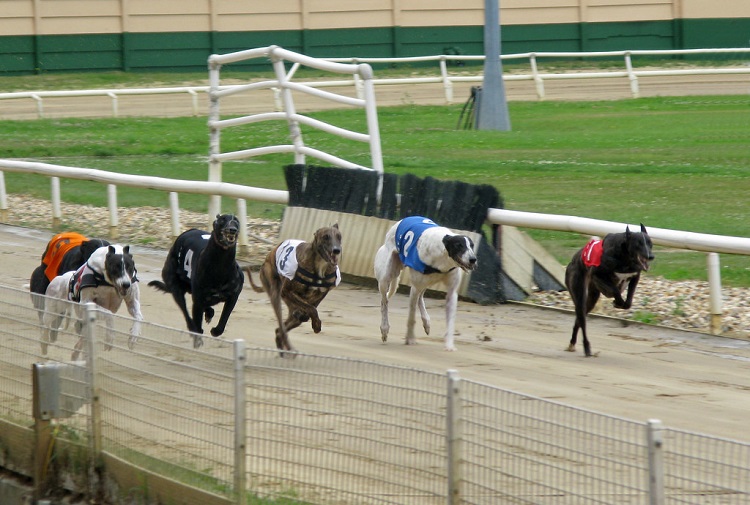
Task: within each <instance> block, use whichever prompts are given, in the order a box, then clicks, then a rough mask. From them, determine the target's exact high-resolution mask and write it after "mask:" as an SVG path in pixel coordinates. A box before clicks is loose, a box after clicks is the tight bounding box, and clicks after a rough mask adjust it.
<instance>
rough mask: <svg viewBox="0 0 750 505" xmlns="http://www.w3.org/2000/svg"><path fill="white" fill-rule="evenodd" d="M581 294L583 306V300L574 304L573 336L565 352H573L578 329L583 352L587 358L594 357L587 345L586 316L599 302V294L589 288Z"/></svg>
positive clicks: (589, 345)
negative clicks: (581, 337)
mask: <svg viewBox="0 0 750 505" xmlns="http://www.w3.org/2000/svg"><path fill="white" fill-rule="evenodd" d="M583 294H584V296H585V298H586V300H585V306H584V302H583V300H581V302H580V303H576V322H575V325H573V336H572V338H571V340H570V345H569V346H568V349H567V350H568V351H571V352H573V351H575V344H576V334H577V333H578V329H579V328H580V329H581V335H582V336H583V352H584V354H585V355H586V356H587V357H591V356H596V354H593V353H592V352H591V344H590V343H589V337H588V334H587V332H586V315H587V314H588V313H589V312H591V311H592V310H593V309H594V307H595V306H596V302H597V301H599V295H600V293H599V291H598V290H597V289H596V288H594V287H593V286H591V287H590V288H589V289H588V290H586V291H584V293H583ZM581 298H583V297H581ZM584 310H585V312H584ZM597 354H598V353H597Z"/></svg>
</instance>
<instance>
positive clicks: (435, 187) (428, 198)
mask: <svg viewBox="0 0 750 505" xmlns="http://www.w3.org/2000/svg"><path fill="white" fill-rule="evenodd" d="M441 185H442V184H441V182H440V181H438V180H437V179H435V178H434V177H425V179H424V183H423V190H422V205H421V208H422V215H423V216H434V215H436V214H437V209H438V203H439V202H440V187H441Z"/></svg>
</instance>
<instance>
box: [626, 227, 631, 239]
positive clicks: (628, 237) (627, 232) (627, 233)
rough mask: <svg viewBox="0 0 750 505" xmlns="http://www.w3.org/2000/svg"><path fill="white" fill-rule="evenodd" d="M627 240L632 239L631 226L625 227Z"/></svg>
mask: <svg viewBox="0 0 750 505" xmlns="http://www.w3.org/2000/svg"><path fill="white" fill-rule="evenodd" d="M625 240H630V226H626V227H625Z"/></svg>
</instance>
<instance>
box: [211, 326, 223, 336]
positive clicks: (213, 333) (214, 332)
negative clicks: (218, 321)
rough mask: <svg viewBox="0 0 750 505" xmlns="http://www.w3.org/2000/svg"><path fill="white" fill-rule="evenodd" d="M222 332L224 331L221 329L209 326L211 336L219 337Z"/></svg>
mask: <svg viewBox="0 0 750 505" xmlns="http://www.w3.org/2000/svg"><path fill="white" fill-rule="evenodd" d="M222 333H224V330H223V329H218V328H211V336H212V337H220V336H221V334H222Z"/></svg>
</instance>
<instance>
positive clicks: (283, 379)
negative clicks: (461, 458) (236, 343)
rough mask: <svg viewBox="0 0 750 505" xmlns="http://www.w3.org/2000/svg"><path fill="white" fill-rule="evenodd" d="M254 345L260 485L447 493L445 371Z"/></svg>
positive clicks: (355, 499)
mask: <svg viewBox="0 0 750 505" xmlns="http://www.w3.org/2000/svg"><path fill="white" fill-rule="evenodd" d="M248 354H249V357H248V374H247V381H248V396H247V408H248V430H247V432H248V453H249V465H248V469H249V476H250V482H251V483H252V485H251V487H252V488H253V489H254V490H256V491H257V492H259V493H261V494H263V495H265V494H273V495H283V494H284V493H285V492H287V491H289V489H290V487H293V489H294V490H295V493H296V494H297V495H299V496H302V497H305V499H306V500H310V501H312V502H315V503H405V502H408V503H436V502H438V501H440V497H443V496H444V495H445V456H444V453H445V437H444V433H445V411H444V410H445V409H444V406H445V400H444V398H445V379H444V377H443V376H441V375H439V374H434V373H428V372H421V371H418V370H413V369H406V368H396V367H383V366H382V365H378V364H375V363H369V362H362V361H353V360H347V359H339V358H332V357H322V356H311V355H298V356H297V357H296V358H295V359H279V358H278V357H277V356H278V355H277V353H276V352H272V351H264V350H260V349H258V350H251V351H249V352H248ZM443 500H444V498H443Z"/></svg>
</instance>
